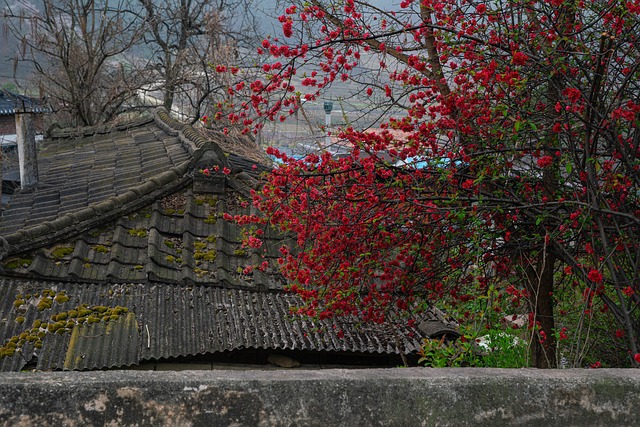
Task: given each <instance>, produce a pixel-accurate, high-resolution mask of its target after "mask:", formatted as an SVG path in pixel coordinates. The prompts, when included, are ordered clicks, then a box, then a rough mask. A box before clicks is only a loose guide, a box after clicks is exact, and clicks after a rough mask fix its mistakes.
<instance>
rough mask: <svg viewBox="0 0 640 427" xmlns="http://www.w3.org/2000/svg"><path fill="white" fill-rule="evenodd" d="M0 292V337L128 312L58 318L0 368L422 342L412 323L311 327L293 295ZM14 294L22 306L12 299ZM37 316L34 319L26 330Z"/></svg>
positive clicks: (37, 286) (161, 290)
mask: <svg viewBox="0 0 640 427" xmlns="http://www.w3.org/2000/svg"><path fill="white" fill-rule="evenodd" d="M45 289H46V290H47V291H52V292H53V293H52V294H51V295H52V299H53V301H52V306H51V307H50V308H44V309H43V310H42V311H40V310H39V309H38V304H39V303H40V302H41V301H42V299H43V297H42V291H43V290H45ZM63 292H64V295H65V296H67V297H68V301H66V299H65V300H60V301H61V302H60V303H58V302H56V298H55V297H53V295H54V294H55V295H62V294H63ZM0 295H1V296H0V342H2V343H6V342H10V340H11V338H12V337H20V336H21V335H22V334H24V333H25V332H26V333H29V334H31V333H35V334H36V335H37V333H38V332H39V331H40V332H41V331H43V330H44V329H46V326H45V325H47V324H49V323H51V324H55V323H57V322H56V321H54V320H51V316H52V315H54V316H55V315H58V316H59V315H60V313H71V311H72V310H74V309H77V308H78V306H79V305H81V304H86V305H87V307H88V308H89V309H91V308H92V307H94V306H99V307H102V309H104V308H107V307H109V308H115V307H121V308H126V309H127V311H126V313H121V314H120V315H119V316H116V318H114V320H109V321H104V320H101V321H100V322H97V323H93V324H88V323H86V322H85V323H83V324H81V325H78V324H77V319H78V318H77V317H75V318H72V317H66V319H65V321H64V323H65V325H67V326H66V327H65V328H64V329H63V330H61V331H59V332H53V333H45V334H42V338H41V341H42V348H41V349H37V348H35V342H36V341H29V340H27V336H26V335H23V337H24V338H23V339H24V340H25V342H24V343H23V344H22V346H18V347H19V348H21V350H20V351H19V352H17V353H16V354H14V356H12V357H5V358H3V359H0V370H2V371H16V370H20V369H22V368H23V367H24V366H25V365H26V364H27V363H30V362H31V363H33V362H34V361H35V360H37V363H36V368H37V369H41V370H50V369H102V368H112V367H122V366H129V365H134V364H138V363H140V362H142V361H145V360H151V359H160V358H167V357H178V356H189V355H198V354H205V353H213V352H222V351H230V350H240V349H249V348H254V349H290V350H309V351H354V352H363V353H386V354H397V353H398V352H399V349H398V348H399V347H400V348H402V349H403V351H404V352H412V351H415V350H417V349H418V348H419V346H420V343H421V338H422V334H421V333H420V332H419V331H418V330H417V329H413V328H408V327H406V326H403V327H400V329H395V332H391V330H390V329H389V327H388V326H385V325H363V326H361V327H359V328H358V327H355V326H354V324H350V323H349V320H348V319H341V320H338V321H335V320H324V321H322V322H320V323H312V322H311V321H309V320H307V319H306V318H300V317H292V316H291V315H290V313H289V308H290V307H291V306H295V305H298V304H299V303H300V301H299V300H298V298H297V297H296V296H294V295H292V294H286V293H277V292H259V291H248V290H240V289H224V288H217V287H205V286H179V285H170V284H154V285H143V284H136V285H134V284H126V285H125V284H120V285H96V284H84V283H73V284H71V283H59V282H58V283H55V282H43V281H21V280H2V281H0ZM27 296H29V297H30V298H26V297H27ZM17 300H19V301H18V302H22V304H14V303H15V302H16V301H17ZM76 311H77V310H76ZM69 316H71V315H69ZM18 318H20V319H19V320H20V321H21V323H18V322H17V321H16V319H18ZM37 320H40V321H41V322H42V323H41V324H40V325H39V326H38V328H35V329H36V331H34V332H31V331H32V330H33V329H34V322H36V321H37ZM338 331H343V332H344V337H342V338H339V337H338ZM398 337H400V338H398ZM398 340H400V342H398ZM17 342H19V340H18V341H17ZM34 358H35V359H34Z"/></svg>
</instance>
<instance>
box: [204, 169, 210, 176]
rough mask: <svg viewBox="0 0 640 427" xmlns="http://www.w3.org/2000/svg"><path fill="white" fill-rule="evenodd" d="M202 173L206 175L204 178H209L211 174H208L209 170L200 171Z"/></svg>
mask: <svg viewBox="0 0 640 427" xmlns="http://www.w3.org/2000/svg"><path fill="white" fill-rule="evenodd" d="M202 173H203V174H204V175H206V176H209V174H210V173H211V172H209V169H204V170H203V171H202Z"/></svg>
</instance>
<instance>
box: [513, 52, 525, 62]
mask: <svg viewBox="0 0 640 427" xmlns="http://www.w3.org/2000/svg"><path fill="white" fill-rule="evenodd" d="M528 60H529V56H528V55H527V54H526V53H524V52H514V54H513V57H512V58H511V62H512V63H513V64H514V65H524V64H526V63H527V61H528Z"/></svg>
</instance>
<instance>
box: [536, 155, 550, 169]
mask: <svg viewBox="0 0 640 427" xmlns="http://www.w3.org/2000/svg"><path fill="white" fill-rule="evenodd" d="M552 163H553V157H551V156H543V157H540V158H539V159H538V166H539V167H541V168H546V167H547V166H551V164H552Z"/></svg>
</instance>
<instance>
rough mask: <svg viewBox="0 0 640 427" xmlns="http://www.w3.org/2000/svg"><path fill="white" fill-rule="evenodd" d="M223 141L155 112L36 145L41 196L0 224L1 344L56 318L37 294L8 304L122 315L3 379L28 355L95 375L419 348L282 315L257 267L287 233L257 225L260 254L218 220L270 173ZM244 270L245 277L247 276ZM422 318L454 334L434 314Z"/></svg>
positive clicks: (368, 331) (271, 276)
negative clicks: (280, 354) (304, 353)
mask: <svg viewBox="0 0 640 427" xmlns="http://www.w3.org/2000/svg"><path fill="white" fill-rule="evenodd" d="M224 137H225V136H224V135H222V134H216V133H211V134H209V135H208V137H206V138H205V137H204V136H203V135H202V134H201V133H200V132H198V131H197V130H196V129H194V128H193V127H191V126H190V125H186V124H183V123H180V122H178V121H176V120H174V119H172V118H171V117H170V116H169V114H168V113H167V112H166V111H165V110H163V109H158V110H155V111H154V112H153V114H152V115H150V116H148V117H143V118H140V119H138V120H135V121H131V122H127V123H122V124H118V125H114V126H106V127H101V128H91V129H81V130H74V131H69V130H62V131H58V132H56V133H55V134H54V135H52V137H51V138H49V139H48V140H47V141H45V143H44V144H43V145H42V150H41V152H40V153H41V161H40V162H39V169H40V177H41V180H40V182H39V184H38V186H37V187H36V188H35V189H32V190H29V191H21V192H19V193H17V194H15V195H14V197H13V198H12V200H11V203H10V205H9V206H7V207H6V209H5V211H4V212H3V215H2V218H1V219H0V229H1V230H2V232H1V237H0V301H2V302H3V304H2V307H1V308H2V312H0V347H1V346H2V345H5V344H6V343H7V342H8V340H10V339H11V338H12V337H14V336H15V334H16V333H18V334H22V332H20V331H21V330H22V329H21V328H23V325H28V326H31V325H32V322H33V321H34V320H37V319H39V317H38V316H45V317H50V316H51V315H52V314H54V315H55V314H56V313H57V312H55V311H54V310H56V309H57V308H56V304H53V305H54V307H45V308H44V310H42V311H41V310H40V309H39V307H38V304H39V302H38V301H39V300H36V299H33V298H32V300H31V301H30V302H26V303H25V304H24V305H19V306H18V307H16V306H14V305H13V302H15V300H16V298H17V296H18V295H26V294H29V293H30V294H31V295H32V296H33V295H36V294H37V292H39V291H38V289H40V290H42V289H53V288H55V289H57V291H65V292H66V294H67V295H70V297H71V301H70V302H64V303H63V304H62V305H61V307H59V308H60V309H63V311H64V310H69V309H70V308H73V307H72V306H74V307H75V306H77V305H79V304H82V303H85V304H89V305H90V306H105V307H114V306H116V305H119V306H123V307H128V310H129V312H128V313H127V314H126V316H123V317H122V319H118V320H113V321H112V322H111V323H110V322H109V321H99V322H97V323H96V324H88V323H83V324H72V323H70V324H69V327H68V328H66V329H65V331H66V333H63V334H61V333H49V332H47V333H46V334H45V335H46V339H44V340H42V348H34V347H33V346H34V345H35V341H34V340H32V341H28V342H26V343H25V345H26V346H25V347H24V349H25V350H24V351H21V353H22V355H23V356H25V357H21V358H16V357H11V358H5V360H4V361H0V363H2V365H1V366H0V369H2V370H15V369H21V367H22V366H24V364H25V363H27V361H28V360H30V359H31V358H32V357H36V358H37V360H38V368H40V369H100V368H107V367H115V366H126V365H131V364H136V363H140V362H141V361H144V360H149V359H158V358H167V357H178V356H185V355H194V354H202V353H210V352H218V351H232V350H234V349H241V348H261V349H279V348H280V349H295V350H310V351H355V352H369V353H383V354H384V353H386V354H396V353H398V352H400V351H403V352H412V351H415V350H417V349H418V348H419V345H420V341H421V339H422V338H423V337H424V336H425V334H424V333H423V332H421V331H420V330H419V329H415V328H401V329H400V331H399V334H400V335H397V333H398V331H396V332H393V333H391V332H390V330H389V329H388V326H386V325H378V326H373V327H361V328H356V327H355V324H356V323H358V322H356V321H355V320H348V319H345V320H344V321H343V322H342V323H340V324H338V323H334V321H326V322H324V323H326V324H313V323H312V322H310V321H308V320H303V319H297V320H294V321H292V320H291V319H290V315H289V308H290V307H293V306H297V305H300V304H301V301H299V300H298V299H297V297H296V296H294V295H290V294H288V293H286V292H285V291H284V286H285V281H284V279H283V278H282V276H281V275H280V274H279V273H278V272H277V271H274V270H272V269H267V270H265V271H260V269H257V268H255V267H257V266H258V265H260V264H261V263H262V262H263V261H265V260H268V261H271V262H270V265H277V263H276V262H274V261H275V258H277V257H278V255H279V248H280V246H281V245H282V244H283V242H284V237H283V236H282V235H280V234H278V233H275V232H273V231H272V230H269V229H266V230H265V235H264V241H265V244H264V247H263V249H266V250H265V251H262V250H260V251H259V252H256V251H253V250H250V249H249V248H245V247H243V246H242V232H243V230H242V229H241V228H240V227H239V226H238V225H237V224H235V223H234V222H232V221H227V220H225V219H224V217H223V215H224V214H225V213H227V214H230V215H232V216H233V215H237V214H246V213H256V212H255V211H253V208H252V207H251V203H250V197H251V196H250V190H251V189H252V188H254V187H255V186H256V185H257V184H258V179H259V177H260V174H261V173H263V172H265V171H268V170H269V167H268V166H265V165H264V164H262V163H261V162H258V160H260V159H261V157H260V155H259V154H256V155H254V156H250V158H249V157H247V156H245V155H242V156H241V155H238V154H236V153H233V152H229V150H230V147H231V148H232V147H233V141H232V140H225V144H226V145H225V146H226V150H222V149H221V148H220V146H219V145H218V144H217V143H216V142H215V141H214V140H212V139H210V138H218V139H223V138H224ZM236 142H237V141H236ZM247 146H248V145H246V144H244V145H243V147H244V148H243V150H245V151H246V147H247ZM245 154H246V153H245ZM205 167H207V168H210V170H211V171H212V173H211V174H210V175H209V176H206V175H205V174H203V173H202V169H203V168H205ZM216 167H217V168H218V172H217V173H216V172H214V169H215V168H216ZM223 168H228V169H229V170H230V171H231V173H230V174H228V175H225V174H223V173H222V170H223ZM247 266H252V267H254V268H253V270H252V271H251V272H246V271H245V267H247ZM40 308H42V307H40ZM132 316H133V317H132ZM429 316H430V317H429ZM429 316H427V317H428V319H427V320H430V321H432V322H437V323H438V324H440V325H443V327H444V329H445V330H448V331H453V327H452V326H451V325H448V324H447V322H446V321H445V320H444V318H443V317H442V316H441V315H439V314H438V313H435V312H434V313H431V314H430V315H429ZM85 317H86V316H85ZM21 318H22V319H21ZM19 320H21V321H22V322H20V321H19ZM440 330H443V328H440ZM321 331H322V333H320V332H321ZM339 331H342V333H344V334H345V337H346V338H344V339H343V338H338V335H337V334H338V332H339ZM60 332H64V331H62V330H61V331H60ZM318 334H319V335H318ZM107 335H108V336H109V339H106V338H105V339H88V338H87V337H91V336H101V337H103V338H104V337H106V336H107ZM399 337H400V338H399ZM78 355H84V356H83V357H79V356H78ZM26 356H28V357H26ZM76 356H78V357H76ZM9 359H12V360H13V361H10V360H9ZM18 359H20V360H22V361H18V362H17V361H16V360H18Z"/></svg>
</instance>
